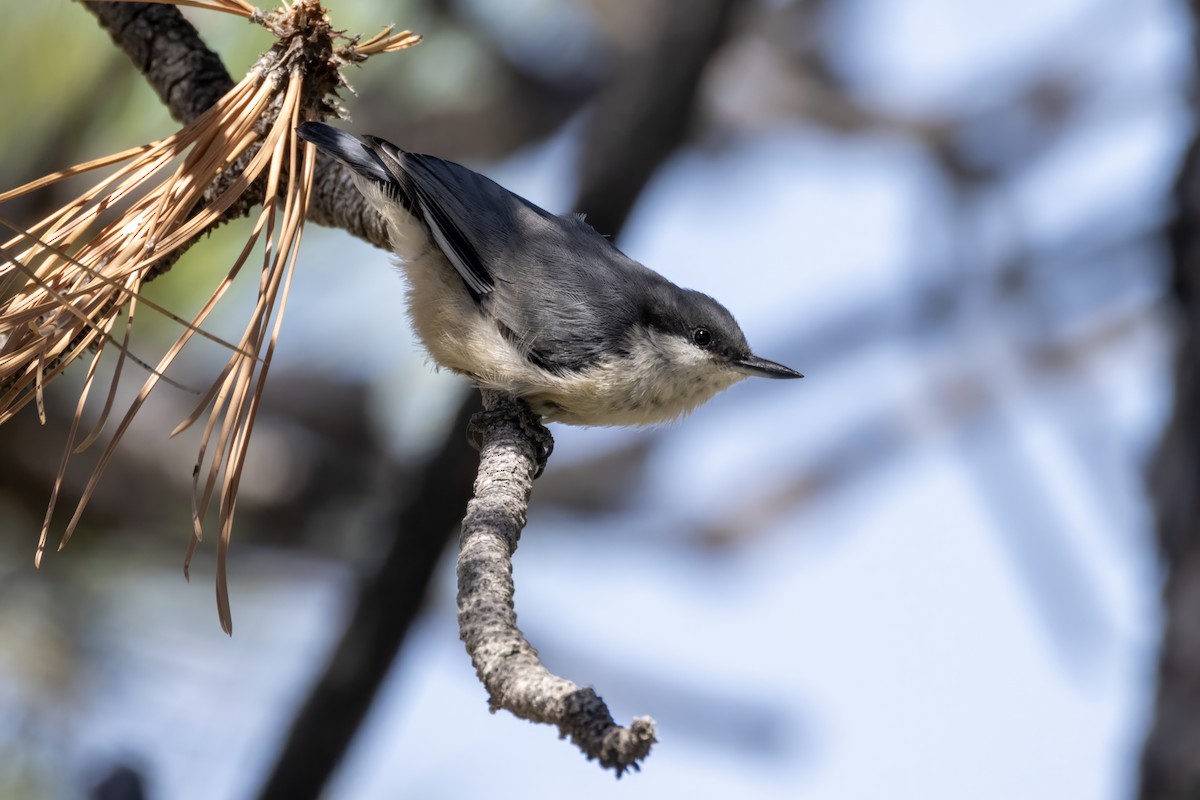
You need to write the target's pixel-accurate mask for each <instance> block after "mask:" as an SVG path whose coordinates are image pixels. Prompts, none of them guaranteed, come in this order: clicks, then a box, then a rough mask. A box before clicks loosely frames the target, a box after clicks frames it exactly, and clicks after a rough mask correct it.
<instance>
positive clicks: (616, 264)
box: [299, 123, 666, 372]
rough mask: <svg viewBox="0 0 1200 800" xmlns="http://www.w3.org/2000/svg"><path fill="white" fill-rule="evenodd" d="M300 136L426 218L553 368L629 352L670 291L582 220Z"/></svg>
mask: <svg viewBox="0 0 1200 800" xmlns="http://www.w3.org/2000/svg"><path fill="white" fill-rule="evenodd" d="M299 132H300V135H301V137H302V138H304V139H306V140H308V141H313V142H314V143H315V144H317V146H318V147H320V148H321V149H322V150H324V151H326V152H329V153H330V154H331V155H333V156H334V157H336V158H338V159H339V160H341V161H343V163H346V164H347V166H349V167H350V168H351V169H354V170H355V171H356V172H357V173H358V174H359V175H361V176H363V177H365V178H367V179H369V180H372V181H375V182H377V183H381V184H383V185H384V186H386V187H387V189H388V191H389V192H390V193H392V194H393V196H394V197H395V198H396V199H397V201H399V202H400V203H402V204H403V205H404V206H405V208H406V209H408V211H409V212H410V213H413V214H414V215H417V216H420V217H421V219H422V220H424V222H425V224H426V225H427V226H428V227H429V229H430V232H431V233H432V235H433V238H434V240H435V241H436V242H437V244H438V246H439V247H440V248H441V249H442V251H443V252H444V253H445V254H446V257H447V259H448V260H449V261H450V263H451V265H452V266H453V267H454V269H455V271H456V272H457V273H458V275H459V276H460V277H461V278H462V280H463V283H464V284H465V285H466V287H467V289H468V291H469V292H470V293H471V296H472V297H473V298H474V299H475V301H476V303H478V304H479V305H480V307H481V309H482V310H484V311H485V312H487V313H489V314H490V315H491V316H493V317H494V318H495V320H496V323H497V325H498V326H499V329H500V330H501V332H502V333H504V335H505V336H507V337H508V338H509V340H510V341H511V342H512V343H513V344H514V345H516V346H517V347H518V348H520V349H521V350H522V351H524V352H525V354H526V357H527V358H529V360H530V361H532V362H533V363H536V364H538V365H539V366H541V367H543V368H544V369H549V370H553V371H559V372H564V371H574V370H580V369H583V368H585V367H587V366H589V365H591V364H594V363H595V362H596V361H597V360H598V359H600V358H601V357H603V356H604V355H606V354H611V353H614V352H615V351H620V349H621V348H623V347H624V346H625V338H626V335H627V333H628V330H629V328H630V326H631V325H633V324H636V323H637V322H638V321H639V320H640V319H641V317H642V316H643V315H644V309H643V304H642V303H641V302H639V300H640V299H641V298H644V297H645V295H646V290H647V288H648V287H657V286H658V285H659V284H665V283H666V280H665V279H664V278H662V277H661V276H659V275H658V274H657V273H655V272H652V271H650V270H648V269H646V268H645V267H643V266H641V265H640V264H638V263H636V262H634V261H633V260H632V259H630V258H628V257H627V256H625V255H624V254H623V253H621V252H620V251H619V250H617V249H616V248H615V247H613V246H612V244H611V243H610V242H609V241H608V240H607V239H605V238H604V237H603V236H601V235H600V234H598V233H596V232H595V231H594V230H593V229H592V228H591V227H590V226H589V225H587V223H585V222H583V221H582V219H580V218H576V217H573V216H569V217H559V216H555V215H553V214H551V213H549V212H548V211H545V210H544V209H541V208H539V207H538V206H536V205H534V204H533V203H530V202H529V201H528V200H525V199H524V198H523V197H520V196H519V195H516V194H514V193H512V192H510V191H508V190H507V189H505V188H504V187H502V186H500V185H499V184H498V183H496V182H495V181H492V180H491V179H489V178H486V177H484V176H483V175H480V174H479V173H477V172H474V171H473V170H470V169H467V168H466V167H464V166H461V165H459V164H455V163H454V162H451V161H445V160H443V159H440V158H435V157H434V156H428V155H422V154H419V153H409V152H406V151H404V150H401V149H400V148H398V147H396V146H395V145H394V144H391V143H390V142H387V141H385V140H383V139H380V138H378V137H374V136H365V137H363V138H362V139H359V138H358V137H356V136H352V135H350V134H347V133H344V132H342V131H339V130H337V129H336V128H333V127H331V126H328V125H324V124H323V123H305V124H304V125H301V126H300V129H299Z"/></svg>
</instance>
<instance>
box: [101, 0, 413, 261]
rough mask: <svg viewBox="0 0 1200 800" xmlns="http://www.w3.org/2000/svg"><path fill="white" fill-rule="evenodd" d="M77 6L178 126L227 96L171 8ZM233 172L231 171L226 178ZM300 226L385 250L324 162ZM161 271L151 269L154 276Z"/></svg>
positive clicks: (383, 232) (336, 170) (254, 193)
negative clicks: (338, 232)
mask: <svg viewBox="0 0 1200 800" xmlns="http://www.w3.org/2000/svg"><path fill="white" fill-rule="evenodd" d="M85 5H86V6H87V8H88V10H89V11H91V12H92V13H93V14H95V16H96V19H97V20H98V21H99V22H100V25H101V26H102V27H103V28H104V29H105V30H107V31H108V33H109V35H110V36H111V37H112V40H113V42H114V43H115V44H116V45H117V47H118V48H120V49H121V51H122V52H124V53H125V54H126V55H127V56H129V60H130V61H132V62H133V65H134V66H135V67H137V68H138V70H139V71H140V72H141V73H142V75H143V76H145V78H146V81H147V82H148V83H149V84H150V86H151V87H152V88H153V89H154V91H155V92H156V93H157V94H158V96H159V97H160V98H162V101H163V102H164V103H166V105H167V108H168V110H169V111H170V112H171V116H172V117H174V118H175V119H176V120H177V121H178V122H180V123H183V124H187V123H188V122H191V121H192V120H194V119H195V118H196V117H198V116H200V115H201V114H203V113H204V112H205V111H206V110H207V109H208V108H210V107H211V106H212V104H213V103H215V102H216V101H217V100H218V99H220V98H221V96H222V95H224V94H225V93H226V92H228V91H229V90H230V89H232V88H233V86H234V81H233V78H231V77H230V75H229V72H228V71H227V70H226V69H225V65H224V64H222V63H221V58H220V56H218V55H217V54H216V53H214V52H213V51H212V50H210V49H209V48H208V46H207V45H205V44H204V42H203V40H201V38H200V34H199V33H197V31H196V29H195V28H194V27H193V26H192V24H191V23H190V22H188V21H187V19H185V18H184V16H183V14H182V13H180V11H179V9H178V8H177V7H175V6H171V5H163V4H160V3H105V2H88V3H85ZM256 151H257V146H256V147H253V148H251V149H250V150H248V151H247V152H246V153H245V154H244V155H243V156H242V160H244V161H248V160H249V159H250V158H251V157H252V156H253V154H254V152H256ZM237 172H238V170H237V169H234V168H231V169H229V170H227V171H226V174H228V175H231V176H232V175H235V174H237ZM262 191H263V190H262V186H261V185H257V186H251V187H250V188H249V189H248V190H247V191H246V193H245V195H243V198H242V199H241V200H240V201H239V202H238V203H236V204H235V205H234V206H233V208H231V209H230V213H229V214H227V215H226V218H225V220H229V219H233V218H235V217H238V216H243V215H245V214H247V213H249V210H250V209H251V208H253V207H254V206H255V205H258V204H261V203H262ZM308 218H309V219H310V220H311V221H312V222H314V223H316V224H317V225H325V226H328V227H334V228H341V229H343V230H345V231H347V232H348V233H350V234H351V235H353V236H357V237H358V238H360V239H362V240H363V241H366V242H368V243H370V244H373V245H375V246H376V247H379V248H382V249H384V250H390V249H391V243H390V241H389V240H388V235H387V229H386V228H385V226H384V224H383V219H382V218H381V217H380V216H379V214H378V213H376V212H375V210H374V209H372V208H371V206H370V205H369V204H368V203H367V201H366V199H365V198H364V197H363V196H362V193H361V192H359V191H358V190H357V189H355V188H354V185H353V183H352V181H351V179H350V173H349V172H348V171H347V170H346V169H344V168H343V167H342V166H341V165H340V164H338V163H336V162H334V161H333V160H332V159H329V158H321V159H320V160H319V161H318V163H317V171H316V175H315V177H314V180H313V196H312V202H311V204H310V205H309V209H308ZM184 249H186V248H180V249H179V250H178V251H176V253H182V252H183V250H184ZM175 258H178V255H176V256H175ZM171 260H172V259H171V257H168V259H164V261H171ZM168 265H169V264H168ZM161 271H162V270H161V269H160V268H158V267H156V268H155V270H154V272H155V273H157V272H161Z"/></svg>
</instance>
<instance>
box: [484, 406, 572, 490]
mask: <svg viewBox="0 0 1200 800" xmlns="http://www.w3.org/2000/svg"><path fill="white" fill-rule="evenodd" d="M501 418H503V419H512V420H514V421H515V422H516V423H517V424H518V425H520V426H521V432H522V433H524V434H525V435H526V436H527V437H528V438H529V439H530V440H531V441H532V442H533V443H534V444H535V445H536V447H537V455H536V456H535V458H536V459H537V471H536V472H534V473H533V479H534V480H537V479H538V478H540V477H541V476H542V473H543V472H545V471H546V462H547V461H549V460H550V454H551V453H553V452H554V436H553V435H551V433H550V430H549V429H548V428H547V427H546V426H545V425H543V424H542V423H540V422H538V421H537V420H536V419H535V418H534V417H533V416H532V415H531V414H528V413H517V414H512V413H511V412H508V411H505V410H500V409H497V410H493V411H479V412H476V413H475V414H474V415H473V416H472V417H471V421H470V422H469V423H467V442H468V443H469V444H470V445H471V447H473V448H475V449H476V450H479V449H480V448H481V447H482V446H483V429H484V428H485V427H486V426H487V424H488V423H490V422H492V421H494V420H496V419H501Z"/></svg>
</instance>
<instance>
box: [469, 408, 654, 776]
mask: <svg viewBox="0 0 1200 800" xmlns="http://www.w3.org/2000/svg"><path fill="white" fill-rule="evenodd" d="M483 406H484V409H485V410H484V413H483V414H482V415H481V416H480V418H479V419H478V420H477V422H476V423H475V424H474V427H475V429H476V431H477V432H478V433H479V434H480V441H481V444H480V458H479V474H478V475H477V477H476V479H475V498H474V499H473V500H471V502H470V503H469V504H468V505H467V516H466V518H465V519H464V520H463V525H462V534H461V536H460V539H459V557H458V624H459V632H460V635H461V637H462V640H463V642H464V643H465V644H466V647H467V652H468V653H469V654H470V656H471V662H472V663H473V664H474V665H475V671H476V673H477V674H478V675H479V679H480V680H481V681H482V682H483V685H484V686H485V687H486V688H487V691H488V696H489V699H490V703H491V706H492V710H493V711H495V710H496V709H500V708H503V709H506V710H508V711H511V712H512V713H513V714H515V715H516V716H518V717H521V718H522V719H527V720H529V721H531V722H543V723H547V724H550V725H555V726H557V727H558V730H559V733H560V734H561V735H562V736H563V737H564V738H569V739H570V740H571V741H572V742H574V743H575V745H576V746H577V747H579V749H580V750H582V751H583V753H584V754H585V755H586V756H587V757H588V758H589V759H593V758H594V759H597V760H599V761H600V764H601V765H602V766H604V767H608V768H611V769H613V770H615V771H616V773H617V775H618V777H619V776H620V775H621V774H622V773H624V772H625V771H626V770H628V769H637V768H638V765H639V763H640V762H641V761H642V760H643V759H644V758H645V757H646V756H647V755H648V754H649V753H650V748H651V746H652V745H653V744H654V742H655V731H654V721H653V720H651V719H650V718H649V717H638V718H636V719H634V721H633V724H632V725H631V726H630V727H629V728H623V727H621V726H620V725H617V724H616V723H615V722H614V721H613V718H612V715H611V714H610V713H609V711H608V707H607V706H605V704H604V701H603V700H601V699H600V697H599V696H598V695H597V694H596V693H595V691H593V690H592V689H590V688H584V687H580V686H577V685H575V684H574V683H572V682H571V681H568V680H565V679H564V678H560V677H558V676H557V675H554V674H552V673H551V672H550V671H549V670H548V669H546V668H545V667H544V666H542V663H541V661H540V660H539V658H538V654H537V651H536V650H535V649H534V648H533V646H532V645H531V644H529V642H528V641H527V640H526V639H525V636H524V634H522V633H521V631H520V629H518V628H517V615H516V611H515V610H514V607H513V581H512V554H513V552H514V551H516V549H517V541H518V539H519V538H520V535H521V530H522V528H524V526H525V519H526V512H527V509H528V507H529V494H530V491H531V489H532V487H533V478H534V475H535V474H536V472H537V469H538V458H539V452H538V449H539V444H538V437H537V436H536V435H535V434H534V431H535V429H536V428H537V427H540V422H539V421H538V419H537V417H536V416H535V415H534V414H533V412H532V411H530V410H529V407H528V406H526V405H525V404H524V403H521V402H520V401H519V400H515V399H513V398H511V397H508V396H507V395H502V394H498V393H496V392H488V391H485V392H484V393H483Z"/></svg>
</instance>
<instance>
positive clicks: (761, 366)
mask: <svg viewBox="0 0 1200 800" xmlns="http://www.w3.org/2000/svg"><path fill="white" fill-rule="evenodd" d="M733 368H734V369H736V370H737V371H738V372H744V373H746V374H747V375H756V376H758V377H760V378H803V377H804V376H803V375H802V374H800V373H799V372H796V370H794V369H792V368H791V367H785V366H784V365H783V364H776V363H775V362H774V361H767V360H766V359H765V358H759V357H758V356H755V355H749V356H746V357H745V358H735V359H734V360H733Z"/></svg>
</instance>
